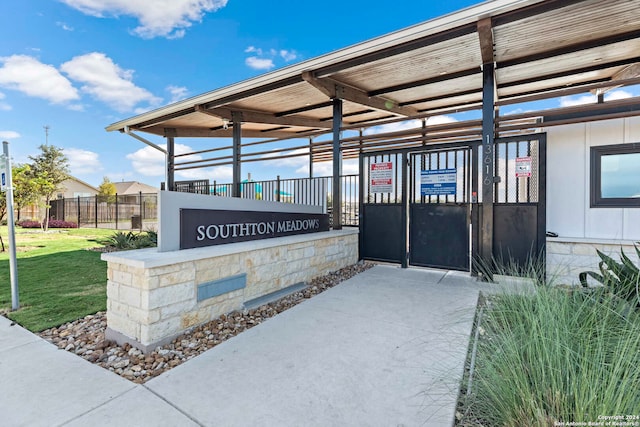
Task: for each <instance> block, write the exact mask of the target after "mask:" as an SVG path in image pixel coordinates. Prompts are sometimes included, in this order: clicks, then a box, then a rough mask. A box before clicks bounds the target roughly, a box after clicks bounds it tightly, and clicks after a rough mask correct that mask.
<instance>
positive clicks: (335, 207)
mask: <svg viewBox="0 0 640 427" xmlns="http://www.w3.org/2000/svg"><path fill="white" fill-rule="evenodd" d="M341 126H342V100H341V99H339V98H334V99H333V183H332V193H333V195H332V200H331V206H332V215H333V229H334V230H341V229H342V203H341V201H342V191H341V187H342V186H341V182H340V177H341V176H342V151H340V139H341V137H342V132H341V130H340V127H341Z"/></svg>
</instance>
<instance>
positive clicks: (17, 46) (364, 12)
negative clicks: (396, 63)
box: [0, 0, 624, 186]
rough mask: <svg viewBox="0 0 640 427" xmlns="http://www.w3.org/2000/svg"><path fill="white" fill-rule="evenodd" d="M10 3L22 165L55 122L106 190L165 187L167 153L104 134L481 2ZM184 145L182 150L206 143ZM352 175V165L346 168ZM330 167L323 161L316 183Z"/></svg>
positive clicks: (0, 68)
mask: <svg viewBox="0 0 640 427" xmlns="http://www.w3.org/2000/svg"><path fill="white" fill-rule="evenodd" d="M7 3H8V4H5V5H4V7H3V13H2V15H0V39H1V40H2V43H0V139H1V140H7V141H9V142H10V143H11V145H10V147H11V154H12V157H13V159H14V162H17V163H23V162H27V161H28V156H29V155H36V154H37V153H38V149H37V147H38V146H39V145H40V144H43V143H44V142H45V129H44V126H49V136H48V142H49V143H50V144H53V145H56V146H58V147H61V148H63V149H64V153H65V154H66V155H67V157H68V159H69V161H70V166H71V172H72V174H73V175H74V176H76V177H78V178H80V179H82V180H84V181H86V182H88V183H90V184H92V185H96V186H97V185H98V184H99V183H100V182H101V181H102V178H103V177H104V176H107V177H109V178H110V179H111V180H112V181H121V180H126V181H129V180H137V181H141V182H144V183H147V184H150V185H154V186H158V185H159V182H160V181H162V180H163V179H164V172H163V164H162V156H159V155H158V153H157V152H154V151H153V150H152V149H149V148H145V146H144V145H143V144H141V143H140V142H138V141H136V140H135V139H133V138H131V137H129V136H126V135H122V134H119V133H107V132H106V131H105V130H104V128H105V126H107V125H109V124H111V123H113V122H116V121H118V120H121V119H124V118H128V117H131V116H133V115H136V114H138V113H142V112H144V111H147V110H149V109H153V108H157V107H161V106H163V105H166V104H169V103H171V102H174V101H178V100H181V99H184V98H187V97H190V96H194V95H198V94H200V93H203V92H207V91H210V90H213V89H217V88H219V87H222V86H226V85H229V84H232V83H236V82H238V81H241V80H245V79H248V78H251V77H254V76H257V75H260V74H263V73H265V72H268V71H272V70H274V69H278V68H282V67H284V66H287V65H290V64H293V63H296V62H300V61H303V60H306V59H310V58H313V57H315V56H318V55H322V54H325V53H328V52H331V51H333V50H336V49H339V48H342V47H345V46H349V45H352V44H354V43H358V42H361V41H364V40H367V39H370V38H372V37H375V36H379V35H382V34H385V33H388V32H391V31H394V30H398V29H401V28H404V27H407V26H409V25H412V24H416V23H418V22H422V21H426V20H428V19H431V18H433V17H437V16H441V15H443V14H446V13H449V12H453V11H457V10H459V9H462V8H464V7H467V6H470V5H473V4H476V3H478V2H476V1H470V0H455V1H447V2H425V3H421V2H415V1H414V0H396V1H394V2H393V3H392V4H390V3H389V2H386V1H385V2H383V1H379V0H369V1H360V0H356V1H338V0H325V1H323V2H320V3H319V2H300V1H295V2H294V1H291V0H280V1H276V2H269V1H254V0H243V1H240V0H20V1H11V2H7ZM621 96H624V94H623V95H621ZM579 101H580V99H579V97H574V98H572V99H567V100H565V102H569V103H570V102H579ZM449 119H451V118H443V120H449ZM143 136H145V137H148V138H149V139H151V140H152V141H154V142H156V143H158V144H163V143H164V141H163V139H162V138H157V137H153V136H147V135H144V134H143ZM178 143H180V144H182V145H181V146H180V147H179V150H178V151H180V150H189V149H190V148H193V149H200V148H201V147H202V144H203V142H202V141H195V140H192V139H181V140H180V139H179V140H178ZM274 166H276V167H274ZM353 167H354V165H353V164H347V165H346V167H345V172H353ZM325 170H326V171H327V172H328V171H329V169H328V168H327V167H325V166H323V165H318V167H317V169H316V170H315V172H316V175H318V176H319V175H324V173H323V172H324V171H325ZM249 172H250V173H251V174H252V177H253V178H254V179H273V178H275V175H276V174H279V175H280V176H281V177H283V178H285V177H300V176H306V175H307V173H308V172H307V171H306V159H304V158H301V159H292V160H288V161H281V162H278V163H277V164H275V165H274V164H273V163H269V162H259V163H251V164H247V165H245V166H243V171H242V173H243V176H246V174H247V173H249ZM201 175H204V176H201ZM201 177H204V178H209V179H210V180H214V179H215V180H218V182H230V181H231V169H230V167H218V168H213V169H208V170H199V171H198V170H196V171H191V172H189V173H185V174H182V175H180V174H179V175H178V176H177V179H191V178H201Z"/></svg>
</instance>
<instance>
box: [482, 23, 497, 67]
mask: <svg viewBox="0 0 640 427" xmlns="http://www.w3.org/2000/svg"><path fill="white" fill-rule="evenodd" d="M478 38H479V39H480V54H481V56H482V63H483V64H491V63H494V62H495V54H494V49H493V26H492V25H491V18H484V19H480V20H479V21H478Z"/></svg>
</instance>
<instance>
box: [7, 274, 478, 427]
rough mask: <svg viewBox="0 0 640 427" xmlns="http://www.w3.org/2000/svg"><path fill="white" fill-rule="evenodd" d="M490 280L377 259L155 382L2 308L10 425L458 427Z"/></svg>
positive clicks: (155, 379)
mask: <svg viewBox="0 0 640 427" xmlns="http://www.w3.org/2000/svg"><path fill="white" fill-rule="evenodd" d="M479 290H480V285H479V284H478V283H477V282H476V281H475V280H473V279H471V278H470V277H469V276H468V275H466V274H462V273H455V272H445V271H435V270H425V269H405V270H403V269H400V268H397V267H395V266H376V267H374V268H372V269H370V270H367V271H366V272H364V273H361V274H359V275H357V276H356V277H354V278H352V279H349V280H347V281H345V282H343V283H342V284H340V285H338V286H336V287H334V288H332V289H330V290H328V291H326V292H324V293H322V294H320V295H318V296H315V297H314V298H312V299H310V300H308V301H305V302H304V303H301V304H299V305H297V306H295V307H293V308H292V309H290V310H287V311H285V312H283V313H281V314H279V315H278V316H276V317H274V318H271V319H269V320H268V321H266V322H264V323H262V324H261V325H259V326H256V327H254V328H252V329H250V330H248V331H246V332H243V333H242V334H240V335H238V336H236V337H234V338H232V339H230V340H228V341H226V342H224V343H222V344H220V345H218V346H217V347H215V348H213V349H211V350H209V351H207V352H205V353H203V354H202V355H200V356H198V357H196V358H194V359H192V360H190V361H188V362H186V363H184V364H182V365H180V366H178V367H177V368H174V369H173V370H171V371H169V372H166V373H164V374H162V375H161V376H159V377H157V378H154V379H152V380H151V381H148V382H147V383H146V384H144V385H136V384H133V383H131V382H129V381H127V380H125V379H123V378H121V377H119V376H117V375H115V374H113V373H111V372H109V371H106V370H104V369H102V368H100V367H98V366H96V365H92V364H91V363H89V362H87V361H85V360H84V359H81V358H79V357H77V356H74V355H72V354H70V353H67V352H65V351H61V350H58V349H57V348H56V347H55V346H53V345H51V344H49V343H47V342H46V341H43V340H42V339H40V338H38V337H37V336H35V335H33V334H31V333H30V332H28V331H25V330H24V329H22V328H20V327H19V326H17V325H16V326H10V321H8V320H7V319H6V318H3V317H0V424H2V425H10V426H57V425H65V426H86V425H91V426H103V425H108V426H122V425H127V426H192V425H193V426H198V425H200V426H225V427H227V426H323V427H324V426H451V425H452V423H453V419H454V413H455V407H456V400H457V397H458V386H459V384H460V380H461V378H462V374H463V368H464V360H465V356H466V353H467V345H468V341H469V336H470V334H471V329H472V322H473V316H474V311H475V306H476V302H477V299H478V292H479Z"/></svg>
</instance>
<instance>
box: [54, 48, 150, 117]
mask: <svg viewBox="0 0 640 427" xmlns="http://www.w3.org/2000/svg"><path fill="white" fill-rule="evenodd" d="M60 69H61V70H62V71H63V72H64V73H66V74H67V75H68V76H69V77H70V78H71V79H73V80H76V81H79V82H82V83H84V86H82V91H83V92H86V93H88V94H90V95H92V96H93V97H94V98H96V99H98V100H100V101H102V102H104V103H106V104H108V105H109V106H111V107H112V108H114V109H116V110H117V111H120V112H127V111H132V110H133V109H134V108H135V106H136V104H139V103H141V102H147V103H149V104H150V106H156V105H158V104H159V103H160V102H161V101H162V99H160V98H158V97H156V96H154V95H153V94H151V93H150V92H149V91H148V90H146V89H143V88H141V87H138V86H136V85H135V84H134V83H133V81H132V80H133V70H123V69H122V68H120V67H119V66H118V65H117V64H115V63H114V62H113V60H112V59H111V58H109V57H107V56H106V55H105V54H104V53H100V52H92V53H88V54H86V55H81V56H76V57H75V58H73V59H72V60H71V61H68V62H65V63H64V64H62V65H61V67H60Z"/></svg>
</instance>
